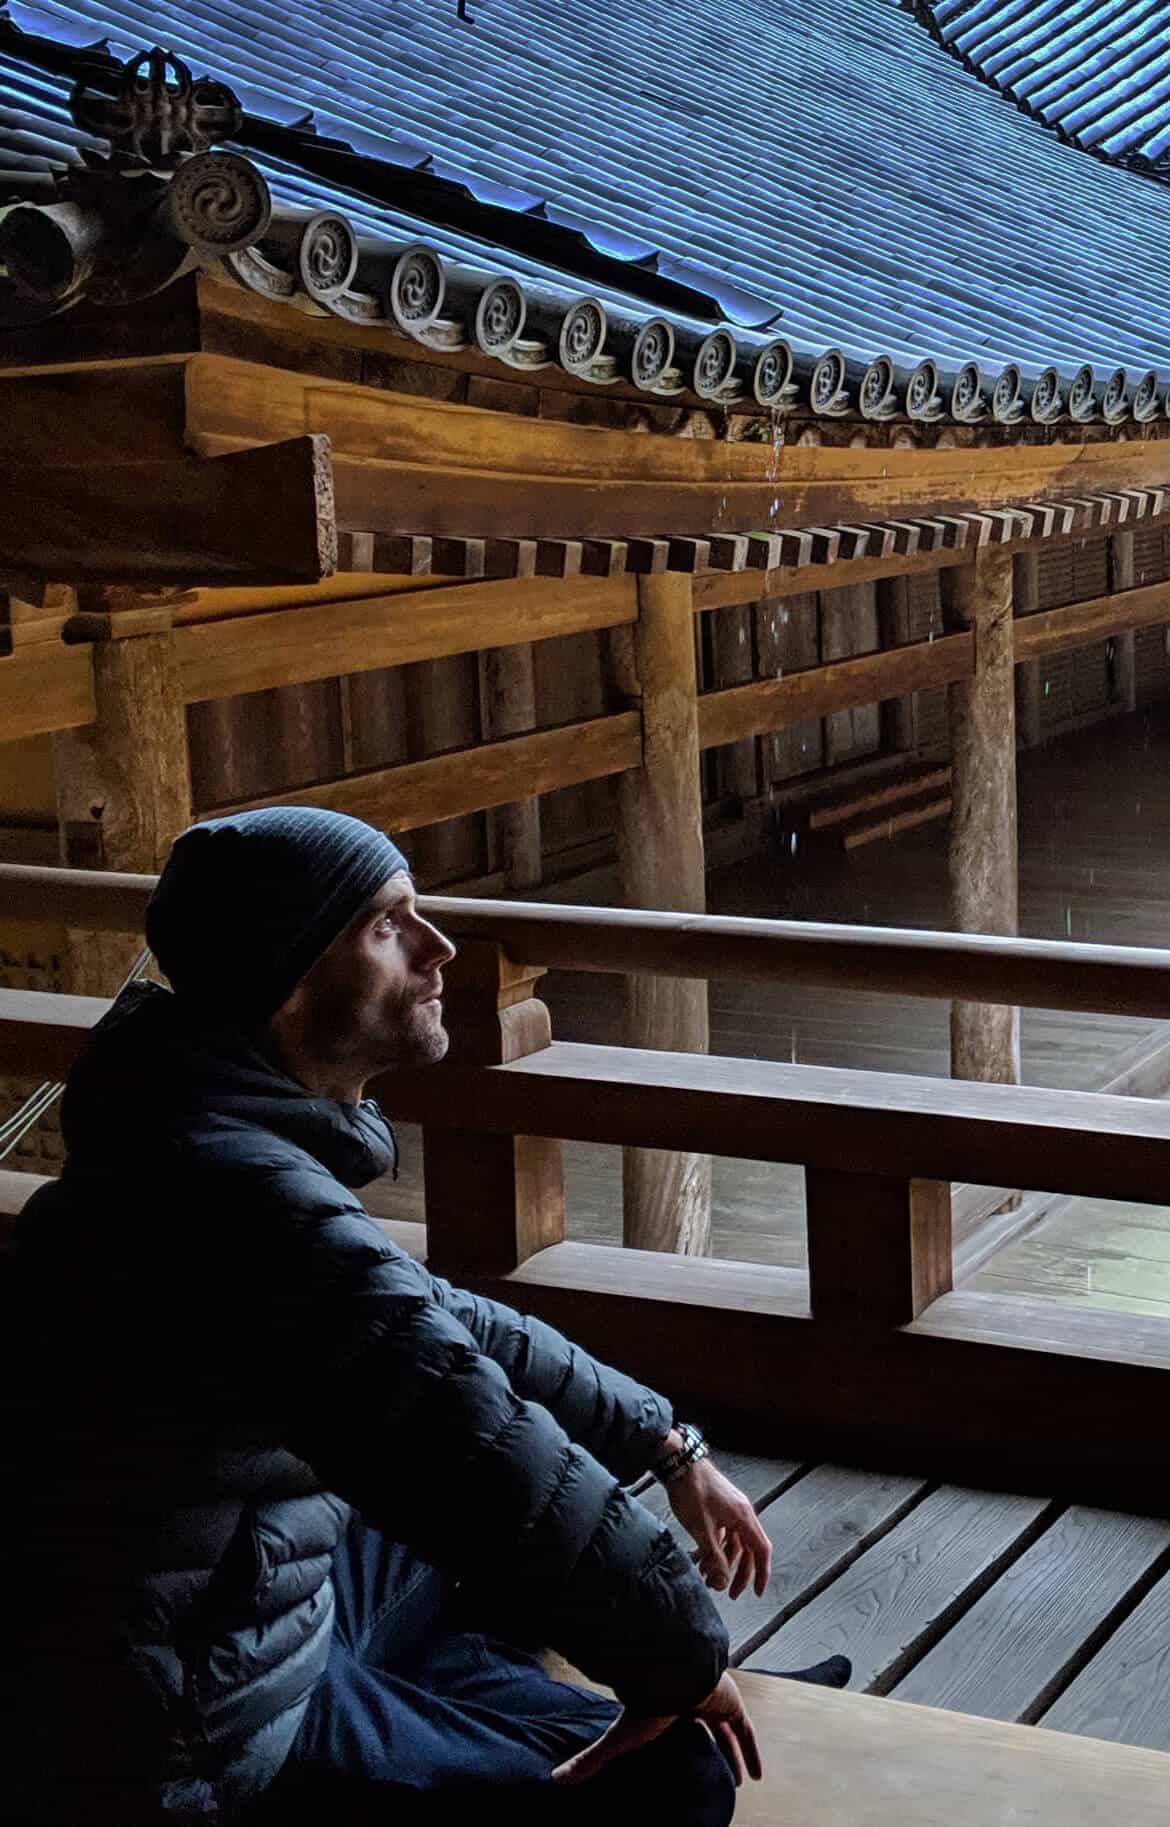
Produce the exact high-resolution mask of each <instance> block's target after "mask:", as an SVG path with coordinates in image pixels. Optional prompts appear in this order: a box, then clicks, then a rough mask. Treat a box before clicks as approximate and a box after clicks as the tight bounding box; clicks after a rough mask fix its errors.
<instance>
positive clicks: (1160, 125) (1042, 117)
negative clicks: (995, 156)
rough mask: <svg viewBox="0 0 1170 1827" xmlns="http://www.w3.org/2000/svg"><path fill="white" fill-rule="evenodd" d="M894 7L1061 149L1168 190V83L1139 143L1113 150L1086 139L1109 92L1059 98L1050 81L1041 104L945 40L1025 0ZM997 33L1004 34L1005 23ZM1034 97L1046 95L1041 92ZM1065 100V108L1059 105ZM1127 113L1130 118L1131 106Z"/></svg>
mask: <svg viewBox="0 0 1170 1827" xmlns="http://www.w3.org/2000/svg"><path fill="white" fill-rule="evenodd" d="M897 3H898V5H899V6H900V7H901V8H902V10H903V11H904V12H908V13H910V14H911V15H912V16H913V18H914V19H916V20H917V22H918V24H919V25H921V26H922V27H923V28H924V30H925V31H927V32H928V33H929V35H930V36H931V38H933V39H934V41H935V43H936V44H937V45H938V46H939V48H940V49H941V50H942V51H944V52H945V54H946V55H947V56H948V57H951V58H953V59H954V61H955V62H956V63H958V64H960V65H961V66H962V68H963V69H964V70H966V71H967V73H968V75H970V76H973V77H975V78H976V80H977V81H978V82H980V83H982V84H983V86H984V87H985V88H988V89H991V90H992V91H993V92H994V93H995V94H996V95H998V96H999V97H1000V99H1001V100H1002V101H1006V102H1010V103H1011V104H1012V106H1013V107H1014V108H1016V109H1017V110H1018V111H1019V112H1020V113H1021V114H1023V115H1026V116H1027V118H1028V119H1029V120H1032V121H1035V122H1036V123H1037V125H1039V126H1041V127H1043V128H1044V129H1045V130H1046V131H1047V132H1049V133H1051V134H1053V135H1054V137H1055V138H1056V139H1058V140H1060V141H1061V142H1062V144H1064V145H1066V146H1075V147H1076V148H1077V150H1078V151H1080V152H1084V153H1088V154H1090V155H1091V156H1092V157H1093V158H1095V159H1099V160H1100V161H1101V163H1102V164H1104V165H1109V166H1112V167H1114V168H1118V169H1120V170H1123V171H1127V172H1133V173H1134V174H1135V175H1136V176H1138V177H1144V178H1149V179H1152V180H1153V181H1154V182H1156V183H1159V184H1162V185H1166V186H1170V80H1166V81H1164V86H1165V87H1166V91H1167V92H1166V95H1165V97H1164V98H1163V105H1162V107H1161V109H1160V111H1159V116H1158V120H1157V122H1156V124H1155V126H1154V127H1153V128H1152V129H1151V130H1150V132H1149V133H1147V134H1146V136H1145V137H1144V139H1143V140H1142V142H1141V143H1140V144H1131V145H1126V146H1119V145H1118V146H1114V144H1113V143H1112V142H1111V141H1110V139H1109V138H1107V137H1106V138H1105V139H1104V143H1102V140H1101V139H1096V140H1095V139H1093V138H1091V137H1089V136H1090V134H1091V133H1092V132H1093V130H1094V129H1098V130H1100V131H1101V133H1102V134H1104V129H1105V127H1106V126H1107V124H1108V112H1107V102H1108V99H1109V97H1110V96H1111V95H1112V94H1113V91H1112V90H1107V91H1106V92H1105V97H1104V99H1102V98H1101V90H1102V85H1101V84H1098V85H1096V88H1095V89H1094V86H1093V85H1092V84H1091V83H1090V82H1087V81H1083V82H1081V83H1080V84H1077V83H1075V82H1074V84H1073V85H1072V87H1073V94H1072V95H1069V94H1068V92H1065V93H1064V94H1061V93H1060V92H1059V86H1058V84H1057V83H1056V82H1055V80H1054V81H1053V82H1052V83H1050V84H1049V85H1048V89H1054V88H1056V89H1057V90H1058V92H1057V93H1056V94H1054V95H1052V96H1051V97H1050V98H1048V99H1046V101H1045V103H1044V104H1043V105H1041V104H1039V103H1037V101H1036V100H1035V99H1034V98H1033V96H1032V95H1031V94H1028V93H1020V92H1019V91H1018V90H1017V89H1016V88H1015V87H1013V86H1012V85H1011V84H1009V83H1005V82H1004V81H1002V80H1001V79H1000V76H999V74H998V73H997V72H996V71H994V70H990V69H989V68H988V64H987V60H986V58H984V57H981V56H979V55H978V54H977V53H976V51H975V50H973V49H970V48H968V46H967V45H966V44H965V43H964V42H963V41H962V40H961V39H960V38H958V37H956V36H953V35H948V31H947V27H948V25H950V24H952V23H953V22H957V21H958V20H961V19H963V18H966V17H967V16H968V15H969V14H970V13H972V12H976V11H977V12H979V13H980V14H981V15H983V14H985V13H988V12H992V11H995V12H998V13H1002V14H1003V15H1005V17H1006V18H1007V20H1008V21H1009V22H1010V21H1011V20H1012V18H1013V16H1014V15H1016V14H1018V13H1019V12H1020V10H1021V5H1022V4H1027V3H1028V0H1014V3H1013V0H990V5H988V6H981V5H980V0H954V3H953V4H951V5H946V4H945V0H944V4H941V5H940V0H897ZM942 13H945V15H946V17H945V19H944V18H942V17H940V14H942ZM1003 30H1004V31H1006V30H1007V25H1006V24H1005V26H1004V27H1003ZM1165 63H1166V77H1167V79H1170V56H1167V58H1166V59H1165ZM1078 74H1079V70H1078ZM1084 90H1088V91H1089V93H1088V95H1087V96H1084V95H1082V94H1081V93H1080V92H1081V91H1084ZM1040 93H1041V94H1044V95H1045V96H1046V97H1047V96H1048V91H1047V90H1045V89H1042V90H1041V91H1040ZM1074 96H1075V97H1076V98H1077V103H1078V105H1077V106H1075V107H1074V106H1072V105H1071V104H1072V100H1073V98H1074ZM1066 101H1067V102H1068V103H1069V105H1068V106H1062V105H1061V104H1062V103H1064V102H1066ZM1050 103H1051V105H1050ZM1129 112H1130V114H1131V115H1132V114H1133V112H1134V110H1133V108H1132V107H1131V108H1130V110H1129ZM1130 124H1131V125H1132V122H1131V123H1130Z"/></svg>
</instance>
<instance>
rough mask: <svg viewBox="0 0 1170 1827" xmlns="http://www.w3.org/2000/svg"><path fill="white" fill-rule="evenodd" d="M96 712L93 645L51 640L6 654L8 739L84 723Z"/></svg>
mask: <svg viewBox="0 0 1170 1827" xmlns="http://www.w3.org/2000/svg"><path fill="white" fill-rule="evenodd" d="M94 715H95V711H94V696H93V657H92V654H91V651H90V649H89V648H88V647H62V646H60V645H59V644H58V643H57V642H53V641H46V642H45V643H43V644H42V645H38V646H35V647H26V648H19V647H18V648H17V650H16V652H15V653H12V654H6V655H5V656H4V657H3V658H0V729H2V730H3V731H4V740H5V741H6V742H19V741H20V740H22V738H24V737H26V736H44V735H47V734H49V732H50V731H55V730H69V729H78V728H80V726H81V725H82V724H85V723H92V722H93V719H94Z"/></svg>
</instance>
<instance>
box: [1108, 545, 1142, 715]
mask: <svg viewBox="0 0 1170 1827" xmlns="http://www.w3.org/2000/svg"><path fill="white" fill-rule="evenodd" d="M1136 583H1137V577H1136V566H1135V562H1134V548H1133V534H1132V533H1114V535H1113V537H1112V538H1111V539H1110V541H1109V589H1110V592H1111V593H1113V594H1116V592H1117V591H1119V590H1132V589H1133V588H1134V586H1135V584H1136ZM1109 696H1110V698H1111V699H1112V701H1113V703H1114V704H1118V705H1120V706H1121V708H1122V709H1123V710H1126V711H1132V710H1136V709H1137V649H1136V645H1135V637H1134V631H1133V629H1132V628H1127V629H1125V630H1124V631H1123V632H1122V633H1121V634H1115V635H1113V636H1112V638H1111V639H1110V642H1109Z"/></svg>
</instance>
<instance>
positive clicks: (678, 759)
mask: <svg viewBox="0 0 1170 1827" xmlns="http://www.w3.org/2000/svg"><path fill="white" fill-rule="evenodd" d="M693 619H694V618H693V611H692V602H691V581H690V579H689V578H688V577H685V576H681V575H677V574H672V573H667V574H666V575H664V576H662V577H643V578H639V580H638V620H637V623H636V624H635V625H634V627H633V628H632V629H622V630H619V631H618V633H617V635H615V636H614V637H613V640H612V648H611V651H612V652H613V654H614V659H615V670H616V673H617V684H618V686H619V689H620V690H621V691H622V693H623V695H624V696H625V697H626V699H627V701H628V702H630V703H633V704H638V705H640V707H641V711H642V731H643V736H642V766H641V767H640V768H636V769H631V770H630V771H629V772H628V773H625V774H621V775H619V776H618V788H617V805H618V871H619V877H620V881H621V890H622V899H623V901H624V903H625V905H626V906H627V907H660V908H671V909H676V910H677V911H679V912H683V913H703V912H704V911H705V909H706V905H707V898H706V877H705V871H704V861H703V817H702V812H703V808H702V799H701V794H700V788H699V725H698V705H697V699H696V690H695V683H696V681H695V643H694V628H693V625H692V624H693ZM708 1038H709V1030H708V1019H707V985H706V983H703V982H698V981H694V980H691V979H686V978H680V977H650V976H644V975H639V976H636V977H628V978H627V979H626V1042H627V1044H628V1045H629V1046H631V1047H653V1048H662V1049H665V1050H668V1051H676V1052H683V1053H705V1052H706V1051H707V1045H708ZM623 1186H624V1213H625V1224H624V1234H625V1242H626V1244H627V1245H628V1246H630V1247H631V1248H633V1249H639V1250H674V1251H678V1252H680V1253H682V1254H684V1255H690V1256H699V1255H704V1254H706V1253H707V1251H708V1249H709V1248H710V1236H711V1161H710V1157H709V1156H707V1155H698V1154H673V1153H669V1152H667V1151H665V1150H662V1149H650V1148H628V1149H627V1150H626V1151H625V1157H624V1167H623Z"/></svg>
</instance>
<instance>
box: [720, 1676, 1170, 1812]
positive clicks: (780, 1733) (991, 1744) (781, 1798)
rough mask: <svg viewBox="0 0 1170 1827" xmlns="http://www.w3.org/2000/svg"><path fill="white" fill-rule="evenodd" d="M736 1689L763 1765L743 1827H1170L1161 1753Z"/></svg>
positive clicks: (1167, 1762) (742, 1801)
mask: <svg viewBox="0 0 1170 1827" xmlns="http://www.w3.org/2000/svg"><path fill="white" fill-rule="evenodd" d="M736 1678H737V1680H738V1681H739V1683H740V1686H741V1690H742V1692H743V1696H744V1699H745V1701H746V1702H747V1706H748V1710H749V1711H750V1713H751V1715H752V1718H753V1720H754V1722H755V1726H756V1730H757V1732H758V1734H759V1737H760V1742H761V1746H762V1750H763V1757H764V1780H763V1782H761V1783H745V1784H744V1786H743V1788H742V1789H741V1790H740V1791H739V1801H738V1805H737V1807H736V1811H735V1821H736V1827H1102V1824H1103V1823H1106V1822H1114V1821H1115V1822H1117V1823H1118V1824H1119V1827H1165V1822H1166V1808H1167V1796H1168V1795H1170V1759H1167V1758H1166V1757H1165V1756H1164V1755H1163V1754H1162V1753H1159V1752H1157V1751H1146V1750H1139V1749H1136V1748H1135V1747H1133V1746H1131V1745H1105V1744H1099V1743H1097V1742H1095V1741H1094V1740H1092V1739H1087V1738H1068V1737H1065V1736H1064V1735H1062V1734H1061V1733H1058V1732H1035V1731H1030V1730H1028V1729H1026V1728H1024V1727H1021V1726H1012V1725H1000V1724H998V1723H995V1722H993V1721H990V1720H983V1719H966V1718H963V1717H961V1716H959V1715H956V1714H954V1713H944V1712H938V1711H936V1710H935V1709H934V1708H932V1707H916V1706H900V1705H899V1704H898V1702H897V1701H895V1700H875V1699H871V1698H870V1697H869V1696H867V1695H864V1694H834V1693H830V1692H827V1691H826V1690H825V1689H824V1688H807V1687H800V1686H798V1685H797V1684H796V1683H794V1682H789V1681H769V1680H768V1679H767V1677H766V1676H762V1675H755V1676H752V1675H738V1676H737V1677H736Z"/></svg>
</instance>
